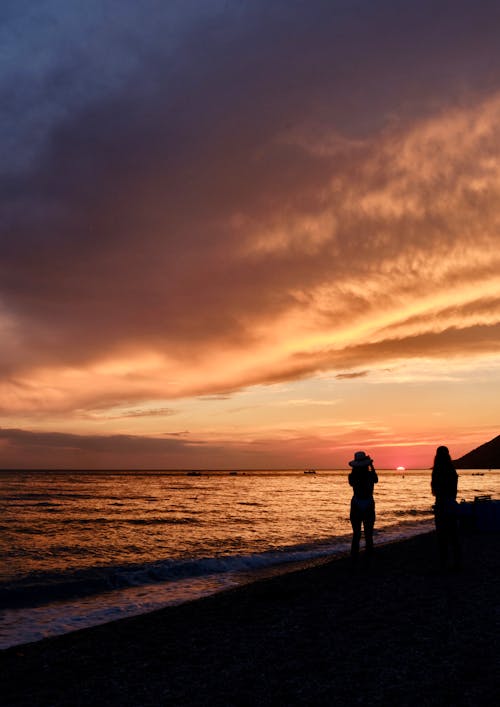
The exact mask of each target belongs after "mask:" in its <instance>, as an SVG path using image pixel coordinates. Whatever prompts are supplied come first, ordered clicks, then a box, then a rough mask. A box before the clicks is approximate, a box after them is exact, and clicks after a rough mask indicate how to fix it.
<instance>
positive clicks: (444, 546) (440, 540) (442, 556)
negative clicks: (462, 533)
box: [434, 509, 448, 568]
mask: <svg viewBox="0 0 500 707" xmlns="http://www.w3.org/2000/svg"><path fill="white" fill-rule="evenodd" d="M434 522H435V524H436V540H437V546H438V552H439V563H440V565H441V567H442V568H444V567H446V562H447V560H448V530H447V527H446V518H445V516H444V513H442V512H440V511H439V510H438V509H435V511H434Z"/></svg>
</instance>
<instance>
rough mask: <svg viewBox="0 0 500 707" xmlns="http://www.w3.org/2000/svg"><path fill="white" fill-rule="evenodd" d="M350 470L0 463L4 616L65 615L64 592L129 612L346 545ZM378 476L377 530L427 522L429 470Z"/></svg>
mask: <svg viewBox="0 0 500 707" xmlns="http://www.w3.org/2000/svg"><path fill="white" fill-rule="evenodd" d="M347 473H348V472H347V471H342V472H338V471H331V472H328V471H318V472H317V473H315V474H304V473H303V472H302V471H300V472H291V471H290V472H239V473H237V474H234V473H233V474H228V473H227V472H218V473H217V472H212V473H209V472H202V473H201V475H196V476H189V475H187V474H185V473H183V474H173V473H169V472H165V473H159V472H152V473H139V472H137V473H134V472H120V473H91V472H80V473H73V472H65V473H63V472H30V473H28V472H15V473H14V472H0V530H1V536H0V537H1V546H0V553H1V558H0V559H1V563H0V599H3V600H4V605H5V606H9V607H10V608H9V612H10V613H9V612H8V615H7V616H5V615H4V616H3V620H4V628H5V625H6V623H7V624H9V626H10V628H9V631H10V630H11V628H12V627H11V624H12V621H14V623H15V622H16V621H18V622H19V621H21V620H24V619H25V618H26V617H27V616H28V617H29V616H30V614H29V612H30V611H37V612H38V614H39V615H40V616H42V615H43V616H47V615H48V614H49V613H50V612H52V614H54V612H55V614H57V615H58V617H59V619H60V618H61V616H63V615H66V616H67V615H68V612H69V609H68V606H66V609H67V611H66V610H65V607H64V606H63V605H61V601H62V600H65V601H70V600H71V601H73V603H74V602H75V601H76V605H77V606H78V607H80V610H81V612H80V613H82V612H83V614H84V615H85V614H86V615H90V613H92V611H94V610H96V611H97V612H99V611H101V613H102V611H104V618H103V619H102V620H106V616H108V617H109V611H110V610H111V609H110V607H111V605H113V606H114V607H115V608H116V606H118V607H121V609H120V610H123V606H124V605H125V604H127V602H128V603H131V604H132V605H133V607H134V611H135V613H138V612H140V611H141V610H145V609H146V608H155V607H156V606H158V605H165V604H168V603H172V602H178V601H182V600H186V599H189V598H192V597H193V596H198V595H200V594H203V593H207V592H209V591H213V590H214V589H219V588H221V587H224V586H230V585H231V584H232V583H234V582H235V581H237V576H238V577H239V579H240V580H241V575H242V573H245V577H246V580H248V577H249V576H250V575H251V573H252V572H256V571H261V570H262V569H263V568H273V567H277V566H279V565H281V566H283V565H285V564H286V563H289V562H292V561H294V562H304V561H314V560H315V559H318V558H321V557H328V556H331V555H334V554H336V553H337V554H338V553H341V552H344V551H345V550H346V549H347V548H348V545H349V536H350V531H351V528H350V524H349V520H348V514H349V501H350V497H351V489H350V487H349V485H348V483H347ZM379 479H380V480H379V484H378V485H377V486H376V492H375V498H376V507H377V522H376V542H384V541H387V540H391V539H394V538H398V537H405V536H408V535H411V534H414V533H416V532H422V531H424V530H426V529H427V528H429V527H432V514H431V507H432V502H433V499H432V496H431V494H430V472H429V471H428V470H426V471H412V472H405V473H404V474H400V473H396V472H394V471H386V472H384V471H382V472H379ZM499 482H500V473H499V472H480V471H476V472H472V471H467V472H461V473H460V479H459V499H460V498H464V499H465V500H473V498H474V496H476V495H482V494H491V495H492V496H493V497H496V498H498V497H499V485H500V484H499ZM110 590H112V591H110ZM120 592H121V594H120ZM138 596H139V597H140V598H138ZM75 597H77V598H75ZM82 597H86V598H85V599H83V598H82ZM151 602H153V605H151ZM91 604H92V607H93V608H92V607H91V606H90V605H91ZM40 606H42V607H44V608H42V609H40ZM81 607H86V608H84V609H83V610H82V609H81ZM103 607H107V609H105V610H103ZM49 609H50V611H49ZM58 611H59V613H58ZM65 611H66V614H65ZM129 613H130V612H129ZM31 616H32V617H33V614H31ZM23 617H24V618H23ZM59 619H58V620H59ZM30 620H31V624H33V621H35V619H33V618H31V619H30ZM30 620H28V623H29V621H30ZM92 622H94V623H95V622H97V623H99V622H100V620H97V619H95V620H93V621H90V623H92ZM73 627H74V626H73ZM20 631H21V633H22V631H26V627H25V628H24V629H20ZM44 631H45V632H44ZM1 633H2V621H1V620H0V639H1ZM48 633H50V631H49V630H48V629H47V630H42V633H41V634H40V633H38V634H36V637H40V636H41V635H47V634H48ZM23 635H24V634H23ZM8 640H9V641H11V642H12V638H9V639H8ZM0 644H1V640H0Z"/></svg>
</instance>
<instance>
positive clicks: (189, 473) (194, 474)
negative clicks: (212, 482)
mask: <svg viewBox="0 0 500 707" xmlns="http://www.w3.org/2000/svg"><path fill="white" fill-rule="evenodd" d="M186 476H201V471H188V472H187V474H186Z"/></svg>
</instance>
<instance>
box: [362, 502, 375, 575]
mask: <svg viewBox="0 0 500 707" xmlns="http://www.w3.org/2000/svg"><path fill="white" fill-rule="evenodd" d="M374 525H375V513H372V512H370V513H367V515H366V517H365V519H364V521H363V529H364V531H365V548H366V549H365V558H366V564H367V565H369V564H370V563H371V559H372V556H373V526H374Z"/></svg>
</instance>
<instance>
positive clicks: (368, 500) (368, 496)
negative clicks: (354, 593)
mask: <svg viewBox="0 0 500 707" xmlns="http://www.w3.org/2000/svg"><path fill="white" fill-rule="evenodd" d="M349 466H350V467H352V471H351V473H350V474H349V484H350V485H351V486H352V489H353V492H354V494H353V497H352V499H351V514H350V520H351V525H352V545H351V557H352V561H353V564H354V565H356V564H357V560H358V555H359V541H360V540H361V525H363V530H364V532H365V548H366V549H365V558H366V563H367V565H368V564H369V563H370V561H371V557H372V554H373V526H374V525H375V501H374V500H373V487H374V485H375V484H376V483H377V482H378V476H377V472H376V471H375V469H374V468H373V460H372V459H370V457H368V456H367V455H366V454H365V453H364V452H356V454H355V455H354V459H353V460H352V461H350V462H349Z"/></svg>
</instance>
